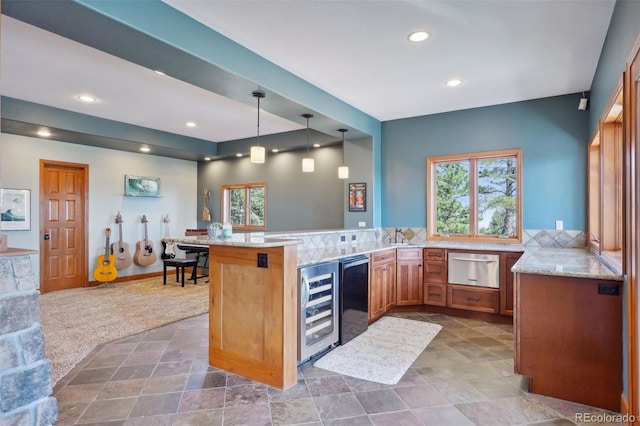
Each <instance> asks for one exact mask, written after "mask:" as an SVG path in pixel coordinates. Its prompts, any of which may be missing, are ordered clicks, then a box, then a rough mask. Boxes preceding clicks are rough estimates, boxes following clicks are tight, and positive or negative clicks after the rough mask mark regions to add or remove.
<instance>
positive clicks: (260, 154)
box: [251, 91, 265, 164]
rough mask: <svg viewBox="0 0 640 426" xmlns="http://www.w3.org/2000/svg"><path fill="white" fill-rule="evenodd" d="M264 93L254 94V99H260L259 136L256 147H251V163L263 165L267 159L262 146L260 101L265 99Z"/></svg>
mask: <svg viewBox="0 0 640 426" xmlns="http://www.w3.org/2000/svg"><path fill="white" fill-rule="evenodd" d="M264 96H265V95H264V92H258V91H255V92H253V97H254V98H257V99H258V135H257V137H256V144H255V146H252V147H251V162H252V163H258V164H263V163H264V158H265V149H264V146H260V99H262V98H264Z"/></svg>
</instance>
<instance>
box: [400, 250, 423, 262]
mask: <svg viewBox="0 0 640 426" xmlns="http://www.w3.org/2000/svg"><path fill="white" fill-rule="evenodd" d="M396 256H397V258H398V260H422V249H421V248H401V249H400V248H399V249H398V252H397V255H396Z"/></svg>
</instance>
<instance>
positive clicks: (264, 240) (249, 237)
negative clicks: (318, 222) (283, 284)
mask: <svg viewBox="0 0 640 426" xmlns="http://www.w3.org/2000/svg"><path fill="white" fill-rule="evenodd" d="M163 241H172V242H175V243H178V244H195V245H201V246H202V245H205V246H206V245H209V246H230V247H258V248H259V247H281V246H289V245H297V244H299V243H300V242H301V241H300V240H295V239H286V238H269V237H265V236H263V235H255V234H232V235H231V238H230V239H213V240H212V239H209V237H208V236H206V235H195V236H189V237H178V238H163Z"/></svg>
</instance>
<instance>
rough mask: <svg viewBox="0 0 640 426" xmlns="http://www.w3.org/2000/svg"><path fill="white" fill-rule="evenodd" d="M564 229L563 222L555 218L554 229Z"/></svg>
mask: <svg viewBox="0 0 640 426" xmlns="http://www.w3.org/2000/svg"><path fill="white" fill-rule="evenodd" d="M563 229H564V224H563V223H562V221H561V220H556V231H562V230H563Z"/></svg>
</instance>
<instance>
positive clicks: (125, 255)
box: [111, 212, 133, 269]
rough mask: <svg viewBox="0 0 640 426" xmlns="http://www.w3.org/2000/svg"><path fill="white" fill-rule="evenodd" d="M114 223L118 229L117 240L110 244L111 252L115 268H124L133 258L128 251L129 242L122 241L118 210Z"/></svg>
mask: <svg viewBox="0 0 640 426" xmlns="http://www.w3.org/2000/svg"><path fill="white" fill-rule="evenodd" d="M116 223H117V224H118V229H119V231H120V237H119V239H118V242H116V243H113V244H111V252H112V253H113V255H114V256H115V258H116V269H125V268H128V267H129V266H131V263H132V262H133V258H132V257H131V253H130V252H129V243H125V242H124V241H122V215H120V212H118V215H117V216H116Z"/></svg>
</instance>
